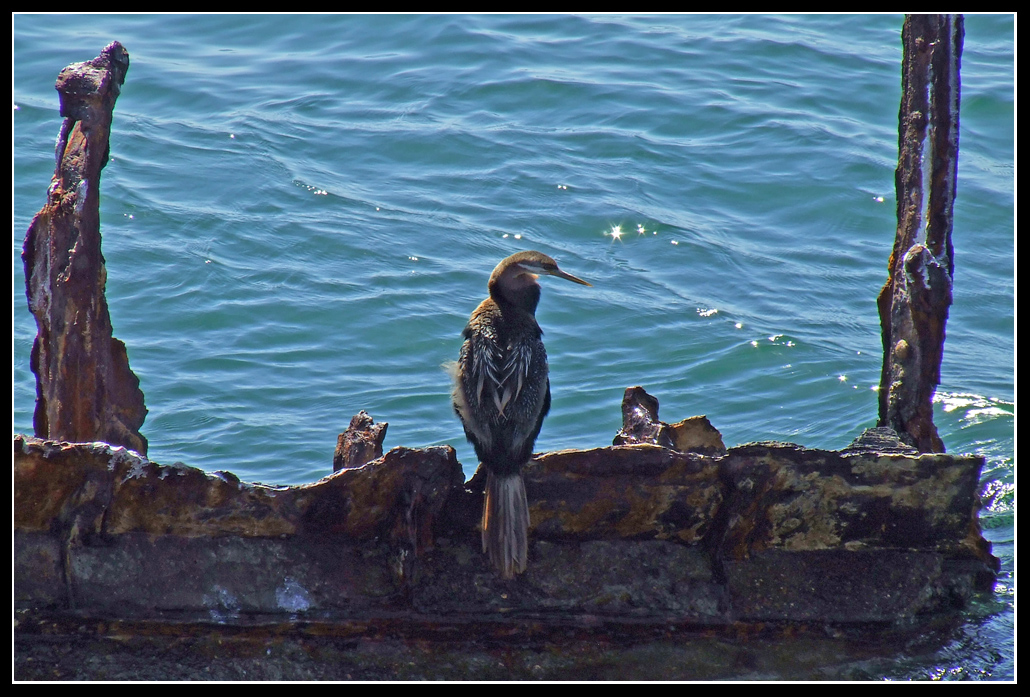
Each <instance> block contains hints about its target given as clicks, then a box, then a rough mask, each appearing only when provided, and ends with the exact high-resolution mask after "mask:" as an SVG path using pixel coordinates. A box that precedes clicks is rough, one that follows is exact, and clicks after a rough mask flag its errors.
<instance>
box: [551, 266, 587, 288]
mask: <svg viewBox="0 0 1030 697" xmlns="http://www.w3.org/2000/svg"><path fill="white" fill-rule="evenodd" d="M540 273H545V274H547V275H548V276H557V277H558V278H564V279H565V280H566V281H572V282H573V283H579V284H580V285H584V286H589V285H591V284H589V283H587V282H586V281H584V280H583V279H582V278H576V277H575V276H573V275H572V274H571V273H565V272H564V271H562V270H561V269H555V270H554V271H550V270H548V271H541V272H540Z"/></svg>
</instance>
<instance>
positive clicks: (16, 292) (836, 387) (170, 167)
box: [12, 15, 1015, 680]
mask: <svg viewBox="0 0 1030 697" xmlns="http://www.w3.org/2000/svg"><path fill="white" fill-rule="evenodd" d="M12 24H13V27H12V46H13V48H12V59H13V67H12V87H13V93H14V94H13V102H14V111H13V117H12V141H13V157H12V169H13V185H12V190H13V215H12V269H13V291H12V301H13V303H12V304H13V318H12V333H13V337H12V343H13V360H12V366H13V367H12V372H13V394H12V412H13V430H14V431H15V432H20V433H31V431H32V409H33V403H34V398H35V389H34V376H33V375H32V373H31V372H30V371H29V366H28V363H29V349H30V347H31V343H32V339H33V337H34V336H35V332H36V328H35V323H34V320H33V318H32V316H31V315H30V314H29V312H28V309H27V306H26V301H25V290H24V272H23V267H22V263H21V259H20V256H19V255H20V251H21V246H22V242H23V239H24V235H25V231H26V229H27V227H28V224H29V222H30V221H31V219H32V216H33V215H34V214H35V213H36V212H37V211H38V210H39V209H40V208H41V207H42V205H43V204H44V202H45V195H46V189H47V186H48V184H49V181H50V177H51V176H52V174H53V168H54V155H53V147H54V141H55V139H56V136H57V133H58V130H59V128H60V124H61V119H60V116H59V113H58V101H57V93H56V92H55V91H54V88H53V86H54V81H55V79H56V77H57V74H58V72H59V71H60V70H61V69H62V68H63V67H64V66H66V65H68V64H70V63H73V62H78V61H83V60H88V59H90V58H93V57H94V56H96V55H97V54H98V53H99V51H100V49H102V48H103V47H104V46H105V45H106V44H107V43H109V42H110V41H112V40H118V41H121V42H122V43H123V44H124V45H125V47H126V48H127V50H128V51H129V54H130V57H131V67H130V68H129V72H128V76H127V79H126V83H125V86H124V88H123V91H122V94H121V97H120V98H119V100H118V104H117V108H116V110H115V119H114V127H113V135H112V145H111V147H112V150H111V161H110V163H109V164H108V166H107V168H106V169H105V170H104V175H103V180H102V204H101V205H102V208H101V216H102V232H103V245H104V246H103V251H104V255H105V257H106V259H107V270H108V285H107V299H108V303H109V305H110V310H111V316H112V322H113V324H114V333H115V336H116V337H118V338H119V339H121V340H122V341H124V342H125V343H126V345H127V347H128V352H129V360H130V366H131V368H132V370H133V371H134V372H135V373H136V375H138V376H139V378H140V382H141V388H142V389H143V392H144V394H145V396H146V404H147V407H148V409H149V410H150V413H149V416H148V417H147V420H146V423H145V424H144V426H143V429H142V430H143V433H144V435H145V436H146V437H147V438H148V439H149V441H150V451H149V456H150V458H151V459H152V460H154V461H157V462H161V463H168V464H170V463H172V462H177V461H180V462H184V463H186V464H189V465H193V466H196V467H200V468H203V469H206V470H218V469H224V470H230V471H232V472H234V473H236V474H237V475H238V476H240V477H241V478H242V479H244V480H252V481H263V482H266V483H274V484H299V483H305V482H311V481H314V480H316V479H318V478H320V477H322V476H324V475H326V474H327V473H329V472H331V470H332V454H333V449H334V447H335V444H336V436H337V435H338V434H339V433H340V432H341V431H343V430H344V429H345V428H346V426H347V424H348V423H349V421H350V418H351V417H352V416H353V415H354V414H356V413H357V412H358V411H359V410H362V409H364V410H366V411H368V412H369V413H370V414H371V415H372V416H373V418H375V419H376V420H377V421H388V422H389V424H390V426H389V430H388V433H387V438H386V447H388V448H389V447H393V446H396V445H405V446H412V447H421V446H428V445H441V444H449V445H452V446H454V447H455V448H456V449H457V451H458V457H459V459H460V460H461V461H462V463H463V465H464V467H465V471H466V474H471V473H472V472H473V471H474V469H475V466H476V461H475V455H474V453H473V451H472V448H471V447H470V446H469V445H468V444H467V443H466V442H465V440H464V437H463V434H462V430H461V426H460V424H459V422H458V421H457V419H456V418H455V416H454V415H453V412H452V411H451V408H450V402H449V393H450V384H449V381H448V377H447V375H446V373H444V371H443V370H442V369H441V368H440V365H441V364H442V363H444V362H445V361H448V360H453V359H455V358H456V357H457V352H458V348H459V346H460V344H461V338H460V333H461V330H462V328H463V326H464V324H465V321H466V319H467V318H468V315H469V313H470V312H471V311H472V309H473V308H474V307H475V306H476V304H477V303H478V302H479V301H480V300H481V299H482V298H483V297H485V295H486V281H487V279H488V277H489V274H490V271H491V270H492V268H493V267H494V265H495V264H496V263H497V262H498V261H500V260H501V259H502V258H504V257H505V256H507V255H508V254H511V253H513V252H515V251H519V250H522V249H538V250H540V251H543V252H545V253H547V254H550V255H551V256H553V257H555V258H556V259H557V260H558V262H559V263H560V264H561V266H562V268H564V269H566V270H567V271H569V272H571V273H573V274H575V275H577V276H580V277H581V278H584V279H586V280H588V281H590V282H591V283H593V287H592V288H587V287H584V286H578V285H574V284H570V283H565V282H563V281H560V280H558V279H548V278H545V279H543V281H542V285H543V286H544V289H543V299H542V301H541V304H540V309H539V311H538V313H537V316H538V319H539V321H540V324H541V326H542V327H543V329H544V332H545V336H544V339H545V342H546V344H547V349H548V354H549V357H550V364H551V384H552V391H553V405H552V410H551V414H550V416H549V418H548V419H547V421H546V422H545V424H544V428H543V431H542V432H541V434H540V438H539V440H538V441H537V450H539V451H546V450H555V449H560V448H578V447H596V446H603V445H607V444H609V443H610V442H611V439H612V437H613V436H614V434H615V432H616V431H617V430H618V428H619V426H620V422H621V415H620V410H619V405H620V402H621V398H622V393H623V390H624V389H625V388H626V387H627V386H631V385H642V386H644V387H645V389H647V390H648V391H649V392H651V393H652V394H653V395H655V396H656V397H657V398H658V399H659V400H660V402H661V416H662V418H663V420H665V421H678V420H679V419H682V418H685V417H688V416H692V415H695V414H707V415H708V417H709V418H710V419H711V421H712V423H713V424H714V425H715V426H716V428H718V429H719V430H720V431H721V432H722V434H723V438H724V440H725V441H726V443H727V445H736V444H740V443H745V442H749V441H757V440H784V441H791V442H795V443H800V444H802V445H806V446H810V447H820V448H841V447H844V446H845V445H847V444H848V443H849V442H850V441H851V440H852V439H854V438H855V437H856V436H857V435H858V434H859V433H861V432H862V430H863V429H865V428H867V427H869V426H872V425H874V424H875V421H876V415H877V414H876V412H877V395H876V391H875V388H876V385H877V383H878V381H879V371H880V365H881V347H880V334H879V320H878V317H877V313H876V305H875V298H876V295H877V293H878V292H879V290H880V287H881V286H882V285H883V283H884V281H885V280H886V268H887V259H888V256H889V254H890V250H891V245H892V243H893V238H894V230H895V225H896V217H895V192H894V168H895V166H896V163H897V114H898V105H899V100H900V70H901V68H900V60H901V42H900V31H901V24H902V17H901V16H899V15H859V16H841V15H835V16H818V15H805V16H759V15H746V16H719V15H701V16H691V15H685V16H678V15H660V16H614V15H598V16H533V15H487V16H464V15H453V16H448V15H444V16H417V15H416V16H328V17H327V16H310V15H301V16H269V15H266V16H239V15H215V16H203V17H198V16H186V15H182V16H180V15H165V16H145V15H144V16H61V15H39V16H37V15H16V16H14V17H13V22H12ZM1014 73H1015V62H1014V19H1013V17H1012V16H1011V15H987V16H978V15H971V16H967V17H966V40H965V51H964V53H963V56H962V107H961V109H962V111H961V135H960V149H961V150H960V156H959V182H958V199H957V202H956V210H955V230H954V237H953V239H954V245H955V259H956V261H955V263H956V273H955V288H954V305H953V307H952V309H951V315H950V318H949V320H948V325H947V343H946V345H945V353H944V362H943V366H942V383H941V385H940V388H939V390H938V396H937V410H936V413H935V419H936V423H937V426H938V429H939V431H940V433H941V436H942V438H943V440H944V443H945V445H946V447H947V449H948V450H949V452H972V453H979V454H982V455H984V456H985V457H986V458H987V466H986V468H985V470H984V475H983V481H984V489H985V501H986V505H985V508H984V510H983V512H982V513H981V521H982V523H983V525H984V528H985V535H986V536H987V537H988V539H990V540H991V541H992V542H993V544H994V553H995V554H996V555H997V556H999V557H1000V558H1001V559H1002V561H1003V572H1002V576H1001V579H1000V581H999V584H998V589H997V591H996V593H995V594H994V595H993V596H990V597H985V598H983V599H982V601H981V602H978V603H976V605H975V607H974V608H972V609H971V610H970V611H969V613H968V615H969V616H968V621H967V622H966V623H965V624H964V625H963V626H962V627H961V628H960V629H959V630H957V631H956V633H955V636H954V637H952V638H950V639H949V641H948V642H947V643H946V644H945V645H944V647H943V648H940V649H938V650H934V651H930V652H928V653H919V652H913V650H911V649H899V652H898V654H897V656H896V657H895V660H894V661H893V662H892V666H891V667H890V668H880V669H878V670H877V671H874V672H875V674H873V675H870V676H867V677H872V678H885V679H932V680H936V679H961V678H974V679H995V680H997V679H1013V678H1014V676H1015V667H1014V623H1015V620H1014V614H1015V613H1014V585H1015V583H1014V576H1013V567H1014V556H1015V553H1014V528H1015V525H1014V514H1015V503H1014V501H1015V485H1014V482H1015V349H1014V346H1015V271H1014V267H1015V263H1014V259H1015V253H1014V252H1015V233H1014V229H1015V224H1014V217H1015V214H1014V210H1015V208H1014V190H1015V189H1014V176H1015V167H1014V150H1015V148H1014Z"/></svg>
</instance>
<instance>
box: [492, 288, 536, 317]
mask: <svg viewBox="0 0 1030 697" xmlns="http://www.w3.org/2000/svg"><path fill="white" fill-rule="evenodd" d="M490 297H491V298H493V300H494V302H495V303H497V305H498V306H499V307H500V308H501V309H502V311H503V310H505V309H507V308H514V309H516V310H520V311H522V312H526V313H528V314H530V315H535V314H536V306H537V305H538V304H539V303H540V286H538V285H537V284H536V283H527V284H525V285H522V286H520V287H518V288H506V289H505V290H504V291H503V292H502V291H501V289H500V288H499V287H498V286H496V285H495V284H493V283H491V284H490Z"/></svg>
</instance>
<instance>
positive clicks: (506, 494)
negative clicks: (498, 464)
mask: <svg viewBox="0 0 1030 697" xmlns="http://www.w3.org/2000/svg"><path fill="white" fill-rule="evenodd" d="M528 531H529V502H528V501H527V500H526V484H525V482H523V481H522V474H521V473H520V474H514V475H509V476H505V477H495V476H494V475H493V474H492V473H490V472H487V476H486V501H485V503H484V504H483V551H484V552H486V553H487V555H489V557H490V563H491V564H493V565H494V568H496V569H497V571H498V572H500V574H501V577H502V578H514V576H515V574H520V573H522V572H523V571H525V570H526V557H527V555H528V550H529V542H528Z"/></svg>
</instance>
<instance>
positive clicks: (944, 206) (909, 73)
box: [877, 15, 964, 452]
mask: <svg viewBox="0 0 1030 697" xmlns="http://www.w3.org/2000/svg"><path fill="white" fill-rule="evenodd" d="M901 36H902V44H903V47H904V54H903V59H902V77H901V85H902V95H901V108H900V110H899V113H898V168H897V170H896V171H895V187H896V190H897V198H898V228H897V233H896V236H895V239H894V249H893V251H892V252H891V256H890V261H889V262H888V271H889V277H888V279H887V282H886V284H884V286H883V289H882V290H881V291H880V295H879V297H878V298H877V306H878V309H879V314H880V331H881V336H882V339H883V370H882V372H881V375H880V396H879V402H880V405H879V422H878V424H877V425H878V426H889V427H891V428H893V429H894V430H895V431H897V433H898V435H899V436H900V437H901V438H902V439H903V440H905V441H906V442H909V443H910V444H912V445H914V446H915V447H916V448H918V449H919V450H920V451H922V452H944V443H943V442H942V441H941V439H940V436H939V435H938V434H937V428H936V427H935V426H934V424H933V395H934V391H935V390H936V389H937V385H938V384H940V381H941V358H942V355H943V351H944V335H945V332H944V328H945V324H946V322H947V320H948V309H949V307H950V306H951V302H952V292H951V291H952V277H953V274H954V271H955V262H954V249H953V247H952V244H951V231H952V222H953V210H954V203H955V183H956V173H957V169H958V131H959V67H960V61H961V56H962V42H963V37H964V29H963V20H962V16H961V15H908V16H906V17H905V24H904V27H903V29H902V34H901Z"/></svg>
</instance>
